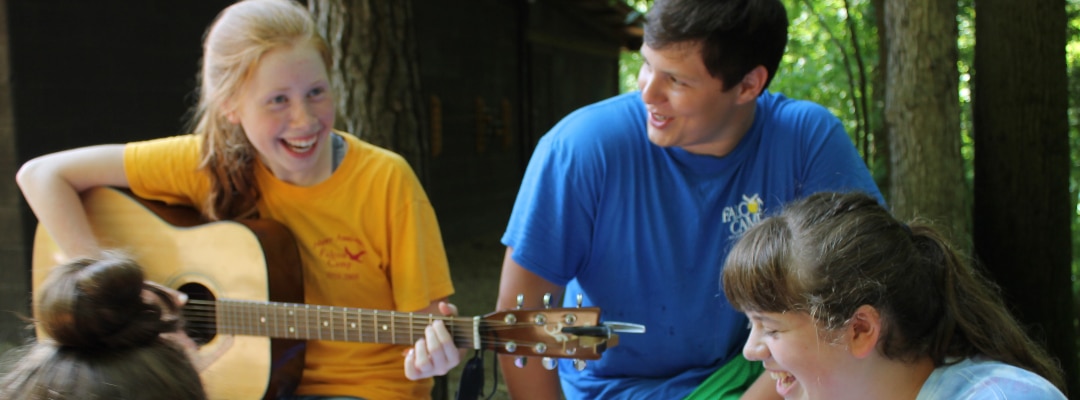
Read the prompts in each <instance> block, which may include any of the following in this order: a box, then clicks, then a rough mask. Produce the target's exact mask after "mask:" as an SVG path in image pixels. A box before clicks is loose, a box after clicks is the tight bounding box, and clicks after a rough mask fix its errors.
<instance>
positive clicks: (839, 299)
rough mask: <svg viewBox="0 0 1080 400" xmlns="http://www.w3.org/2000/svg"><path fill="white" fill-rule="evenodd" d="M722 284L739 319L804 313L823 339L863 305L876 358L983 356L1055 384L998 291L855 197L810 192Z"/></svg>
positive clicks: (756, 240) (749, 235)
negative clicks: (874, 314)
mask: <svg viewBox="0 0 1080 400" xmlns="http://www.w3.org/2000/svg"><path fill="white" fill-rule="evenodd" d="M722 285H723V289H724V292H725V295H726V296H727V298H728V301H729V302H731V304H732V305H733V306H734V307H735V308H737V309H740V310H743V311H762V312H784V311H789V310H791V311H801V312H807V313H809V314H810V315H811V316H812V317H813V318H814V319H815V320H816V321H817V323H818V325H819V326H820V327H821V328H822V329H823V330H825V331H834V330H837V329H839V328H842V327H843V326H844V325H845V324H847V323H848V321H849V320H850V318H851V316H852V315H854V313H855V310H856V309H857V308H859V307H860V306H862V305H870V306H873V307H874V308H875V309H876V310H878V312H880V313H881V315H882V319H883V329H882V335H881V339H880V342H879V344H878V347H877V349H878V351H879V352H880V353H881V354H882V355H883V356H885V357H886V358H889V359H896V360H900V361H912V360H915V359H918V358H921V357H929V358H930V359H931V360H933V361H934V364H935V365H939V366H940V365H943V364H946V363H948V362H949V360H958V359H963V358H965V357H972V356H976V355H981V356H985V357H989V358H991V359H995V360H998V361H1002V362H1005V363H1008V364H1012V365H1015V366H1018V367H1021V368H1025V369H1028V370H1030V371H1033V372H1035V373H1037V374H1039V375H1042V376H1043V377H1045V378H1047V379H1048V380H1050V381H1051V382H1054V383H1055V384H1057V386H1058V387H1061V385H1060V384H1059V383H1060V382H1061V380H1060V371H1059V370H1057V369H1056V366H1055V365H1054V363H1053V362H1052V360H1051V359H1050V358H1049V357H1048V356H1047V354H1046V352H1045V350H1043V349H1042V348H1041V347H1040V346H1038V345H1037V344H1035V343H1034V342H1033V341H1032V340H1031V339H1030V338H1029V337H1028V336H1027V335H1026V334H1025V333H1024V332H1023V329H1022V328H1021V327H1020V325H1019V324H1018V323H1017V322H1016V320H1015V319H1014V318H1013V317H1012V316H1011V315H1010V314H1009V312H1008V309H1007V308H1006V307H1005V305H1004V302H1003V300H1002V299H1001V296H1000V294H999V293H998V291H997V287H996V285H994V284H993V283H992V282H990V281H989V280H987V279H986V278H985V277H984V276H982V274H980V273H979V272H978V271H977V270H976V269H975V268H974V267H973V266H972V265H971V264H970V263H969V262H967V260H966V259H965V258H963V257H961V255H960V254H959V253H958V252H957V251H956V250H955V249H954V248H953V247H952V246H951V245H950V244H949V243H948V241H947V240H946V239H945V238H944V237H943V236H942V235H941V234H940V233H938V231H937V230H935V229H933V228H932V227H930V226H928V225H924V224H912V225H910V226H909V225H907V224H904V223H902V222H900V221H898V220H896V219H895V218H894V217H893V216H892V215H891V213H889V211H888V210H887V209H885V208H884V207H883V206H882V205H880V204H879V203H878V202H877V200H876V199H874V198H873V197H871V196H869V195H866V194H862V193H847V194H841V193H818V194H814V195H811V196H808V197H807V198H804V199H801V200H797V201H795V202H792V203H790V204H788V205H786V206H785V207H784V209H783V210H782V211H781V212H780V214H778V215H776V216H773V217H770V218H767V219H765V220H763V221H762V222H761V223H759V224H758V225H756V226H754V227H753V228H751V229H750V230H748V231H747V232H746V234H745V235H744V236H743V237H742V238H740V239H739V241H738V242H737V243H736V244H735V246H734V247H733V248H732V250H731V252H730V253H729V255H728V258H727V261H726V263H725V265H724V271H723V277H722Z"/></svg>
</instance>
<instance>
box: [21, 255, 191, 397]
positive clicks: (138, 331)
mask: <svg viewBox="0 0 1080 400" xmlns="http://www.w3.org/2000/svg"><path fill="white" fill-rule="evenodd" d="M143 285H144V281H143V273H142V270H141V269H140V268H139V266H138V265H137V264H135V263H134V262H132V261H131V260H130V259H128V258H126V257H124V256H123V255H121V254H119V253H112V252H105V253H103V255H102V256H101V257H96V258H82V259H78V260H75V261H73V262H70V263H68V264H64V265H60V266H57V267H55V268H54V270H53V271H52V272H51V273H50V275H49V277H48V278H47V279H46V280H45V282H44V283H42V285H41V286H40V287H39V289H38V292H37V293H36V295H37V296H36V298H35V303H34V314H35V320H36V322H37V324H38V325H39V326H40V328H41V330H42V331H43V332H44V333H45V334H47V335H48V337H47V338H42V339H40V340H39V341H38V343H36V344H33V345H31V346H29V347H27V348H26V349H25V350H23V351H21V352H16V353H17V354H19V355H21V358H19V359H18V360H17V361H15V363H14V364H12V365H11V370H10V371H8V372H7V373H5V375H4V376H3V378H0V398H4V399H20V400H21V399H25V400H44V399H82V398H122V399H129V400H134V399H147V400H149V399H202V398H205V392H204V391H203V389H202V384H201V381H200V379H199V376H198V373H197V372H196V371H195V368H194V366H193V365H192V363H191V360H190V359H189V358H188V356H187V354H186V353H185V352H184V351H183V350H182V349H181V348H180V347H178V346H176V345H174V344H173V343H170V342H168V341H167V340H165V339H162V338H161V336H160V334H161V333H164V332H172V331H175V330H176V329H178V325H177V321H175V320H170V319H165V318H163V317H162V315H163V310H162V309H161V307H159V306H157V305H155V304H149V303H146V302H144V301H143V298H142V293H143V287H144V286H143Z"/></svg>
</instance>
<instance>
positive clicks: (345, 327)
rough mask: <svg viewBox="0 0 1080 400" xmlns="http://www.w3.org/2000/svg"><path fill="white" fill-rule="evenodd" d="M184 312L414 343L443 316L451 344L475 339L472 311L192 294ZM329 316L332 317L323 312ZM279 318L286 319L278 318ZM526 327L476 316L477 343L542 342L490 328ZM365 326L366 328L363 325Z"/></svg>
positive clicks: (254, 329)
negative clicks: (458, 312)
mask: <svg viewBox="0 0 1080 400" xmlns="http://www.w3.org/2000/svg"><path fill="white" fill-rule="evenodd" d="M275 311H276V312H275ZM283 311H285V312H287V311H293V315H291V316H288V315H285V316H282V315H278V314H277V313H278V312H283ZM219 313H220V314H224V315H225V317H224V318H225V319H231V320H236V322H237V323H232V324H219V323H218V321H217V315H218V314H219ZM183 314H184V318H185V320H186V323H187V326H188V327H189V328H192V329H194V330H196V331H213V330H216V331H219V332H220V333H226V334H230V333H231V334H239V335H244V334H250V335H254V336H269V337H279V338H286V339H289V338H292V339H310V340H343V341H360V342H382V343H386V342H389V343H391V344H412V343H413V342H415V340H416V339H420V338H423V337H424V331H425V329H426V327H427V325H429V324H430V323H431V322H433V321H435V320H441V321H443V322H444V323H445V324H446V325H447V328H448V330H450V333H451V335H452V336H453V338H454V343H455V345H456V346H458V347H461V348H472V347H473V341H474V340H475V337H474V336H473V327H474V324H476V323H477V321H476V320H475V319H474V318H472V317H454V316H443V315H435V314H419V313H408V312H396V311H393V312H392V311H387V310H365V309H355V308H345V307H329V306H308V305H304V304H292V303H275V302H250V303H249V302H246V301H240V300H219V301H214V300H195V299H192V300H189V301H188V304H187V305H185V306H184V311H183ZM297 314H304V315H302V316H301V315H297ZM312 314H315V315H314V318H312ZM327 316H329V317H330V318H326V317H327ZM279 319H284V320H285V321H278V320H279ZM289 320H291V321H289ZM281 322H286V323H287V322H292V323H293V325H291V326H289V325H288V324H285V325H286V326H282V324H281ZM402 323H405V324H407V325H408V326H407V327H405V326H400V327H399V326H398V325H399V324H402ZM271 325H272V326H271ZM390 325H394V327H393V328H390V327H389V326H390ZM526 327H538V325H535V324H533V323H518V324H506V323H503V322H492V321H487V320H479V330H480V341H481V347H482V348H483V347H485V346H484V344H486V345H488V346H500V347H501V346H505V345H507V344H509V343H515V344H516V345H517V346H518V347H525V348H531V347H533V346H536V345H538V344H540V343H544V342H541V341H518V340H509V339H506V338H501V337H499V336H497V335H494V334H493V333H497V332H499V331H507V330H520V329H522V328H526ZM289 329H292V332H289ZM365 329H366V330H368V331H365ZM540 329H544V328H540ZM271 331H273V332H271ZM311 331H316V332H317V334H315V335H312V334H311ZM549 334H551V335H553V336H558V335H560V334H559V333H558V332H551V333H549ZM564 337H565V336H564ZM338 338H340V339H338ZM379 339H382V340H379ZM549 346H550V345H549ZM555 346H557V344H555ZM537 355H541V354H537Z"/></svg>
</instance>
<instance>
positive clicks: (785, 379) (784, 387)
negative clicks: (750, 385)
mask: <svg viewBox="0 0 1080 400" xmlns="http://www.w3.org/2000/svg"><path fill="white" fill-rule="evenodd" d="M769 376H770V377H772V378H773V379H774V380H776V392H777V393H779V394H780V395H784V394H785V393H787V392H788V391H789V390H791V386H792V385H794V384H795V375H792V374H789V373H787V372H769Z"/></svg>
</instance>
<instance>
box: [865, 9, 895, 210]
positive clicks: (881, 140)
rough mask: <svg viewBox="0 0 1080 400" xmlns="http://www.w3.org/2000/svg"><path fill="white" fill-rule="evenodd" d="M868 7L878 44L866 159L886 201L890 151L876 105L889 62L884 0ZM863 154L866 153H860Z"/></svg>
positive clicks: (885, 89)
mask: <svg viewBox="0 0 1080 400" xmlns="http://www.w3.org/2000/svg"><path fill="white" fill-rule="evenodd" d="M870 5H871V7H873V9H874V26H876V27H877V31H878V32H880V33H879V34H878V35H875V36H876V37H877V48H878V64H877V67H875V68H874V69H873V71H874V73H873V75H872V76H871V80H870V87H871V92H872V93H873V97H872V98H871V101H870V104H872V105H873V106H872V107H871V111H870V115H871V121H872V123H871V124H870V127H869V129H870V132H871V139H872V146H871V148H872V149H873V151H872V152H871V154H872V157H873V159H872V160H871V161H872V162H871V163H869V164H870V165H871V166H873V169H872V170H871V172H873V173H874V179H875V180H877V183H878V185H879V187H880V188H881V193H882V194H883V195H884V196H886V198H885V201H886V202H889V198H888V196H889V188H891V187H892V181H891V180H890V179H889V171H891V170H892V168H891V166H890V165H889V164H890V161H891V156H890V154H892V153H891V152H890V151H889V142H890V140H889V125H888V124H886V123H885V121H884V110H883V109H881V108H878V107H879V105H882V104H885V94H886V93H888V90H889V85H887V84H886V82H888V77H887V75H888V74H887V73H888V65H889V41H888V39H886V38H885V35H886V31H885V0H871V1H870ZM863 157H867V155H865V154H864V155H863Z"/></svg>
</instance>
